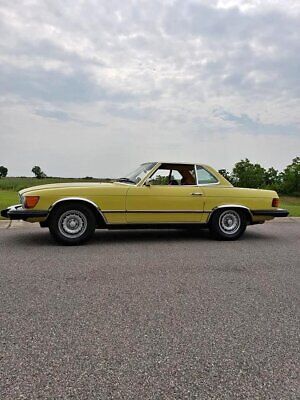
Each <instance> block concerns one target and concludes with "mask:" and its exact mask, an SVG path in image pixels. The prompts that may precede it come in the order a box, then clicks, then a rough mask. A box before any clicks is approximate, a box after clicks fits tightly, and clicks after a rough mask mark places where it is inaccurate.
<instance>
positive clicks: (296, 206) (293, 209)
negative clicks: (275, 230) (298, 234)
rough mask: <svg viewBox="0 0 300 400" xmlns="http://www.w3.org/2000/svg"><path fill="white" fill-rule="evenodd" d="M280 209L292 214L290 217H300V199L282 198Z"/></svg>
mask: <svg viewBox="0 0 300 400" xmlns="http://www.w3.org/2000/svg"><path fill="white" fill-rule="evenodd" d="M280 207H281V208H285V209H287V210H288V211H289V212H290V215H289V216H290V217H300V197H295V196H280Z"/></svg>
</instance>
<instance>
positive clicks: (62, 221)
mask: <svg viewBox="0 0 300 400" xmlns="http://www.w3.org/2000/svg"><path fill="white" fill-rule="evenodd" d="M95 226H96V221H95V217H94V214H93V212H92V211H91V210H90V209H89V207H87V206H85V205H83V204H79V203H66V204H62V205H61V206H59V207H57V208H55V209H54V210H53V211H52V213H51V215H50V219H49V230H50V232H51V234H52V236H53V237H54V239H55V240H56V241H57V242H59V243H62V244H65V245H78V244H81V243H84V242H86V241H87V240H89V239H90V237H91V236H92V235H93V233H94V231H95Z"/></svg>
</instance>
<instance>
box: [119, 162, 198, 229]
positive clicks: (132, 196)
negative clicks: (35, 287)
mask: <svg viewBox="0 0 300 400" xmlns="http://www.w3.org/2000/svg"><path fill="white" fill-rule="evenodd" d="M172 167H173V168H174V165H172ZM175 167H176V166H175ZM166 171H167V173H166V174H165V176H161V175H158V181H159V182H158V183H157V182H156V184H152V183H151V180H150V183H148V184H147V183H146V184H143V185H142V186H135V187H131V188H129V189H128V192H127V196H126V221H127V223H147V224H148V223H201V222H202V221H203V207H204V193H203V191H202V189H201V188H200V187H198V186H197V185H196V184H194V185H191V184H188V185H182V184H181V182H177V184H176V185H174V183H175V181H176V179H171V178H174V176H173V175H174V173H173V175H172V177H171V173H170V172H169V170H167V169H166ZM168 174H169V177H168V179H167V176H168ZM166 180H168V183H167V182H166ZM178 180H179V179H177V181H178ZM170 182H171V184H170ZM172 182H173V183H172Z"/></svg>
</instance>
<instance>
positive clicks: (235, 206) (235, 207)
mask: <svg viewBox="0 0 300 400" xmlns="http://www.w3.org/2000/svg"><path fill="white" fill-rule="evenodd" d="M226 209H227V210H241V211H243V212H244V213H245V215H246V217H247V221H248V223H249V224H252V222H253V220H252V214H251V211H250V209H249V208H248V207H246V206H243V205H241V204H223V205H221V206H217V207H215V208H213V209H212V212H211V214H210V216H209V219H208V223H210V221H211V218H212V216H213V215H214V213H216V211H218V210H226Z"/></svg>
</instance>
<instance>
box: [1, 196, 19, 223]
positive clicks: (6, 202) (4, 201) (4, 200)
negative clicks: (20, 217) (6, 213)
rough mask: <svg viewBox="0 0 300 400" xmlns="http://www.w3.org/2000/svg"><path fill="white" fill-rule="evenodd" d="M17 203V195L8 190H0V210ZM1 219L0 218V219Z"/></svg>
mask: <svg viewBox="0 0 300 400" xmlns="http://www.w3.org/2000/svg"><path fill="white" fill-rule="evenodd" d="M18 203H19V196H18V193H16V192H12V191H9V190H0V210H3V208H6V207H7V206H11V205H14V204H18ZM0 218H1V217H0Z"/></svg>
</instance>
